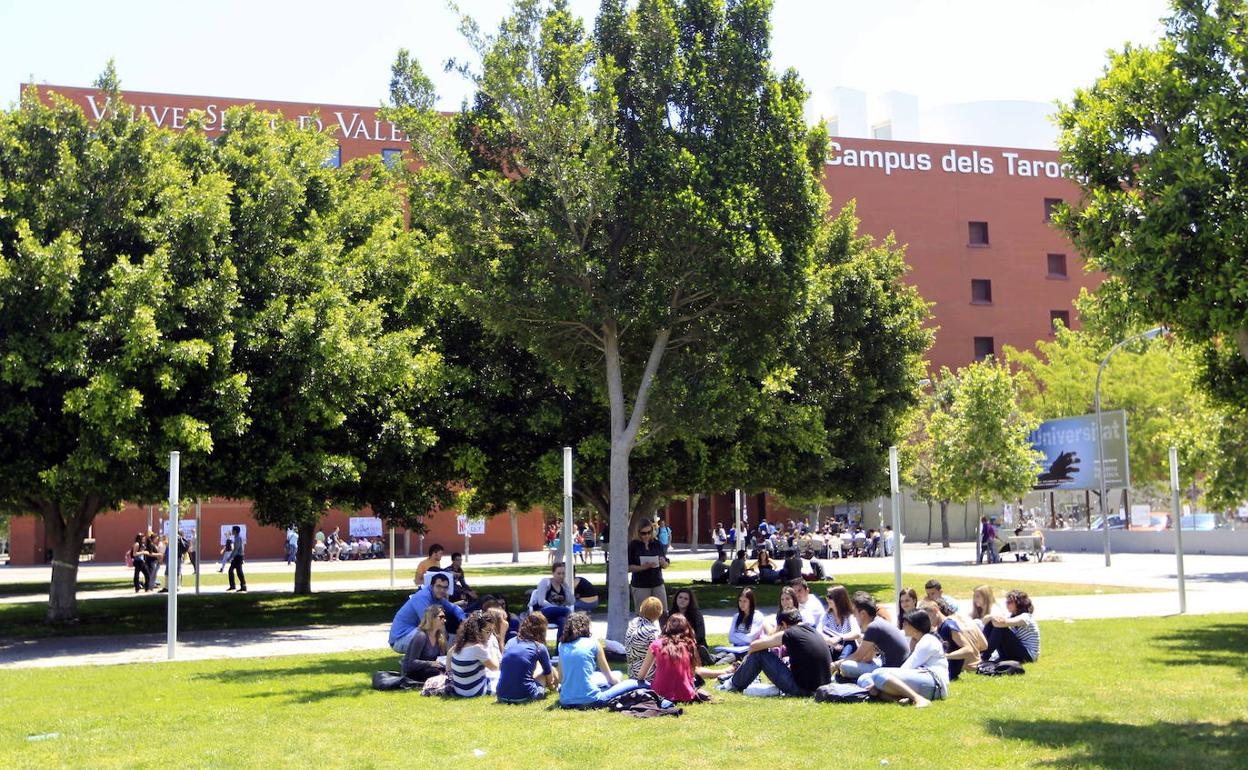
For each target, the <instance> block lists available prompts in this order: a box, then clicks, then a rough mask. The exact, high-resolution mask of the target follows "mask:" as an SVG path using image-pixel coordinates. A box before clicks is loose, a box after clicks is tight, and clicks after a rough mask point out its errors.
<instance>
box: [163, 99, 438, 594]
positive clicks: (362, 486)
mask: <svg viewBox="0 0 1248 770" xmlns="http://www.w3.org/2000/svg"><path fill="white" fill-rule="evenodd" d="M274 118H275V116H272V115H268V114H265V113H261V112H258V111H255V110H253V109H249V108H247V109H234V110H230V111H229V112H227V113H226V115H225V118H224V120H223V127H222V132H221V134H220V136H219V137H217V138H215V139H214V140H213V141H209V139H208V138H207V137H206V136H205V134H204V133H203V132H200V131H195V130H191V131H188V132H186V133H185V134H182V135H181V136H179V137H178V138H177V140H176V142H175V148H176V150H177V152H178V153H179V156H180V157H181V158H182V159H183V162H184V163H185V164H186V166H187V167H188V168H190V169H192V171H193V173H194V174H195V175H203V176H209V177H223V178H225V179H227V180H228V181H229V184H230V199H229V203H230V205H229V208H228V212H229V229H228V231H227V232H226V233H225V234H223V237H222V238H221V240H220V242H219V244H218V247H219V248H220V250H221V252H222V253H223V254H225V255H227V256H228V258H229V260H230V261H231V263H232V264H233V265H234V266H235V268H236V270H237V274H238V296H237V300H236V302H234V303H233V308H232V311H233V323H234V326H235V328H236V329H237V333H238V337H239V344H238V348H237V351H236V366H237V368H238V369H239V370H240V371H241V372H243V373H245V375H246V377H247V381H248V383H249V386H250V388H251V392H252V397H251V399H250V402H249V404H248V409H247V415H248V418H249V423H250V424H249V428H248V430H247V432H246V434H245V435H241V436H238V437H236V438H234V439H233V440H231V441H228V442H226V443H225V445H224V446H223V447H222V448H223V450H224V451H223V452H222V458H223V459H222V461H221V462H220V463H218V464H217V465H216V466H215V470H216V472H217V473H218V474H219V484H220V486H222V487H224V488H227V489H230V490H231V491H233V492H234V493H236V494H239V495H240V496H245V497H248V498H250V499H251V500H252V501H253V506H254V511H255V515H256V519H257V521H259V522H261V523H264V524H272V525H276V526H281V527H288V526H293V527H296V528H297V529H298V531H299V535H300V538H299V550H298V554H297V560H296V570H295V592H296V593H306V592H308V591H310V590H311V548H312V540H313V537H312V536H313V533H314V529H315V526H316V522H317V521H318V520H319V519H320V517H321V516H322V515H323V514H324V513H325V511H326V510H327V509H328V508H329V507H331V506H340V507H343V508H348V509H355V508H357V507H360V506H363V505H365V504H370V503H371V504H372V505H373V507H374V509H375V510H376V511H377V512H378V513H379V514H381V515H383V516H385V517H387V518H390V519H391V520H394V521H399V522H409V521H412V520H415V519H416V518H417V517H418V516H419V515H420V514H423V513H425V512H426V511H428V510H429V509H430V507H432V506H433V505H435V504H437V503H444V502H447V500H448V499H449V498H448V496H449V492H448V489H447V477H448V475H449V471H448V467H447V460H446V458H445V457H444V456H438V457H436V458H431V457H430V455H432V454H433V449H434V447H436V446H437V445H438V439H439V433H438V427H439V425H440V423H439V420H440V418H442V417H443V416H444V415H443V413H441V412H439V411H438V410H437V409H436V408H434V406H433V405H432V403H433V401H434V398H433V396H435V395H436V394H438V393H439V392H440V389H441V385H442V382H443V380H442V364H441V357H440V353H439V351H438V344H437V339H436V335H435V334H434V331H435V330H433V329H431V328H430V324H431V318H430V306H431V303H432V299H431V296H430V295H431V294H432V293H433V291H432V289H431V285H430V282H429V280H428V279H427V277H426V275H425V273H426V271H425V269H424V266H423V262H422V257H421V254H422V251H421V247H422V243H423V242H422V241H421V239H420V238H418V237H416V236H409V235H408V234H407V233H406V232H405V228H404V221H403V206H402V197H401V195H400V194H399V192H398V190H397V188H396V186H395V183H394V180H393V179H392V178H391V177H390V176H389V175H388V174H387V173H386V170H385V168H384V167H383V165H382V164H381V163H380V161H379V160H374V161H373V162H371V163H370V162H367V161H361V162H359V163H357V164H353V165H351V166H350V167H347V168H343V169H338V168H333V167H330V166H329V165H328V164H326V163H325V160H326V158H328V157H329V155H330V150H331V145H330V142H331V141H332V140H331V139H330V138H329V137H327V136H325V135H323V134H320V133H318V132H316V131H313V130H310V129H301V128H299V127H298V126H297V125H296V124H294V123H292V122H289V121H284V120H281V119H280V118H278V119H274Z"/></svg>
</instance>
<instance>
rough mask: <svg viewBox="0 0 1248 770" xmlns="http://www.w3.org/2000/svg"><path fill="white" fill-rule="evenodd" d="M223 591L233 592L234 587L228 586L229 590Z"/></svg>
mask: <svg viewBox="0 0 1248 770" xmlns="http://www.w3.org/2000/svg"><path fill="white" fill-rule="evenodd" d="M225 590H226V591H233V590H234V586H230V587H229V588H227V589H225Z"/></svg>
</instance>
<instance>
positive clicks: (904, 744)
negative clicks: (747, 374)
mask: <svg viewBox="0 0 1248 770" xmlns="http://www.w3.org/2000/svg"><path fill="white" fill-rule="evenodd" d="M1209 625H1210V623H1209V618H1207V617H1206V618H1199V617H1197V618H1180V617H1174V618H1143V619H1137V620H1130V621H1124V620H1108V621H1099V620H1098V621H1080V622H1077V623H1058V622H1052V623H1044V624H1042V634H1043V639H1044V656H1043V658H1042V659H1041V662H1040V663H1038V664H1034V665H1031V666H1028V673H1027V675H1026V676H1023V677H1012V678H984V677H977V676H973V675H968V676H967V677H965V678H964V679H962V680H959V681H957V682H955V683H954V684H953V687H952V694H951V696H950V698H949V699H948V700H946V701H941V702H937V703H936V704H935V705H934V706H933V708H930V709H927V710H914V709H907V708H904V707H900V706H894V705H887V704H861V705H823V704H817V703H814V702H813V701H811V700H791V699H754V698H746V697H744V696H741V695H737V694H735V693H715V702H714V703H710V704H704V705H698V706H693V707H691V708H689V709H688V710H687V712H686V714H685V715H684V716H682V717H680V718H679V719H671V718H663V719H652V720H638V719H630V718H628V717H624V716H619V715H615V714H610V713H605V712H586V711H562V710H558V709H554V708H552V707H551V704H550V703H540V702H539V703H534V704H529V705H525V706H502V705H498V704H496V703H494V702H493V701H491V700H489V699H484V698H482V699H474V700H455V699H431V698H423V697H421V696H419V695H418V694H415V693H379V692H375V691H373V690H372V689H371V688H370V681H369V680H370V675H371V672H372V671H374V670H378V669H390V668H393V667H394V666H395V663H396V662H397V656H395V655H393V654H390V653H389V652H386V653H352V654H344V655H333V656H320V657H313V656H299V657H290V658H275V659H265V660H237V661H206V662H195V663H174V664H145V665H135V666H104V667H95V668H85V667H84V668H63V669H43V670H25V671H0V692H3V693H5V701H6V702H5V706H6V708H4V709H2V710H0V762H3V763H4V766H6V767H48V766H68V767H120V766H148V765H152V766H154V765H157V764H163V763H165V760H166V759H167V756H168V748H167V747H166V746H164V745H163V742H162V741H158V740H152V736H155V735H161V736H165V735H171V734H173V732H175V731H176V733H177V735H178V746H179V749H178V754H179V759H178V761H179V762H180V763H182V764H186V765H189V766H195V767H240V766H248V767H251V766H261V765H269V766H285V765H287V764H290V763H291V762H292V761H298V759H296V758H302V759H303V760H304V761H305V762H311V763H315V764H316V765H317V766H322V765H325V766H350V767H413V766H414V767H427V766H435V765H436V766H440V767H444V766H454V767H458V766H481V767H487V766H488V767H505V766H508V765H509V764H510V765H512V766H515V767H523V768H525V769H526V770H528V768H548V767H550V768H553V767H615V768H618V767H624V766H628V765H631V764H635V763H636V761H637V760H638V756H639V752H642V753H644V755H645V756H646V757H648V758H650V759H651V760H652V761H653V760H659V761H662V762H663V763H664V764H665V765H666V764H668V762H667V760H665V759H663V758H676V757H678V758H679V763H678V764H679V766H681V767H691V768H718V769H720V770H723V769H724V768H736V767H744V766H747V765H748V764H751V763H753V762H756V761H758V760H759V759H762V758H772V759H774V758H776V757H780V756H782V757H784V764H786V765H792V766H798V767H824V766H828V765H829V763H830V762H832V763H833V764H834V766H836V767H838V768H841V767H844V768H868V767H869V768H879V767H881V766H882V760H887V761H888V766H889V770H896V769H897V768H932V767H971V766H974V767H981V768H998V767H1001V768H1005V767H1008V768H1021V767H1058V768H1075V767H1079V768H1084V767H1089V768H1110V769H1112V770H1127V769H1128V768H1131V769H1132V770H1136V769H1139V770H1153V769H1157V770H1160V769H1161V768H1167V769H1169V768H1200V769H1201V770H1220V769H1221V768H1242V767H1244V759H1243V758H1244V757H1245V756H1248V722H1246V721H1245V714H1248V687H1245V682H1244V668H1243V663H1242V656H1243V649H1242V647H1240V646H1238V645H1240V644H1242V640H1243V639H1244V636H1245V635H1248V615H1242V614H1241V615H1224V616H1218V617H1217V618H1216V621H1215V624H1214V625H1216V626H1217V627H1218V628H1220V630H1221V631H1222V633H1218V634H1213V635H1210V636H1209V637H1207V638H1205V639H1204V641H1207V642H1208V644H1209V646H1208V647H1207V648H1205V649H1204V650H1203V652H1204V654H1203V655H1202V656H1200V657H1199V658H1194V659H1188V660H1187V661H1186V662H1185V663H1184V665H1179V666H1176V665H1174V663H1175V662H1176V660H1175V655H1176V651H1175V649H1174V646H1175V642H1174V640H1176V639H1195V638H1197V637H1198V635H1199V634H1201V633H1202V630H1203V629H1204V628H1205V627H1207V626H1209ZM1113 650H1119V651H1121V650H1130V651H1131V654H1130V655H1129V656H1128V657H1127V658H1126V659H1124V658H1123V657H1122V656H1118V655H1113V656H1110V657H1109V658H1107V656H1106V651H1113ZM1108 661H1118V662H1108ZM1110 672H1112V676H1109V675H1107V673H1110ZM136 682H143V683H146V685H147V686H145V688H144V694H143V696H142V697H141V698H140V699H138V702H136V699H135V683H136ZM538 730H540V732H538ZM49 733H59V737H56V738H51V739H47V740H41V741H28V740H27V738H28V736H38V735H47V734H49ZM329 736H337V737H336V738H334V739H332V740H331V739H330V737H329ZM554 736H558V737H557V738H555V737H554ZM474 752H481V753H480V754H476V753H474ZM830 757H835V760H834V761H833V760H830V759H829V758H830Z"/></svg>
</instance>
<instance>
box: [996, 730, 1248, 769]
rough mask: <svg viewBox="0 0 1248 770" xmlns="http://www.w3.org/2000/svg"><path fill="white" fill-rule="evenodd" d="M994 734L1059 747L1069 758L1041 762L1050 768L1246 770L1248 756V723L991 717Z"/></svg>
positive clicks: (1052, 747)
mask: <svg viewBox="0 0 1248 770" xmlns="http://www.w3.org/2000/svg"><path fill="white" fill-rule="evenodd" d="M984 727H985V729H986V730H987V731H988V732H989V733H990V734H992V735H994V736H1000V737H1003V738H1008V739H1011V740H1016V741H1027V742H1029V743H1033V744H1036V745H1038V746H1043V747H1045V748H1049V749H1058V750H1061V751H1064V752H1065V755H1064V756H1062V757H1059V758H1056V759H1050V760H1047V761H1043V762H1039V763H1038V764H1040V765H1043V766H1045V767H1089V766H1095V767H1104V768H1111V770H1143V769H1144V768H1167V769H1168V768H1200V770H1215V769H1216V768H1224V767H1225V768H1242V767H1244V766H1245V757H1248V722H1245V721H1243V720H1236V721H1234V722H1230V723H1228V724H1224V725H1220V724H1214V723H1210V722H1155V723H1152V724H1146V725H1133V724H1123V723H1119V722H1106V721H1103V720H1097V719H1089V720H1071V721H1062V720H1056V719H1039V720H1028V719H990V720H987V721H986V722H985V723H984Z"/></svg>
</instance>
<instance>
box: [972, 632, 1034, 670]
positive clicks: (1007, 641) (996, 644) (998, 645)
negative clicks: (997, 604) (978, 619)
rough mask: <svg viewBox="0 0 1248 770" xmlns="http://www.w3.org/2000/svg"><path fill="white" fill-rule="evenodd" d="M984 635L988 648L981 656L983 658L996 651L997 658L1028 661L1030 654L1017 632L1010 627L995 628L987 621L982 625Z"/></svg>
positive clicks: (987, 657) (986, 658)
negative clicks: (986, 623)
mask: <svg viewBox="0 0 1248 770" xmlns="http://www.w3.org/2000/svg"><path fill="white" fill-rule="evenodd" d="M984 637H985V638H986V639H987V640H988V649H986V650H984V652H983V655H982V656H981V657H982V658H983V659H984V660H988V659H989V658H991V657H992V653H993V652H994V651H995V652H996V653H997V659H998V660H1016V661H1018V662H1019V663H1030V662H1031V654H1030V653H1029V652H1027V648H1026V647H1024V646H1023V643H1022V641H1021V640H1020V639H1019V638H1018V634H1016V633H1014V630H1013V629H1011V628H997V627H996V626H994V625H992V624H991V623H989V624H988V625H986V626H984Z"/></svg>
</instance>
